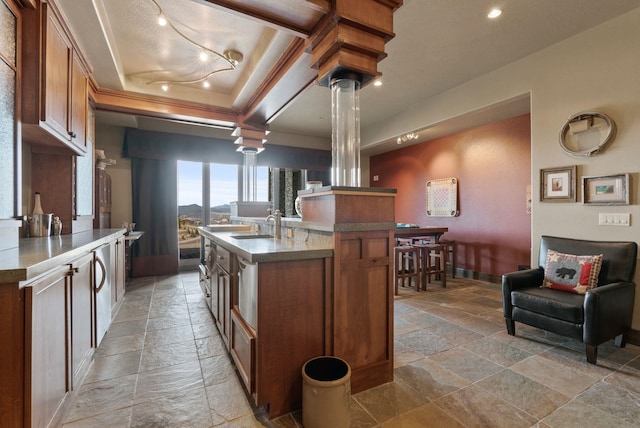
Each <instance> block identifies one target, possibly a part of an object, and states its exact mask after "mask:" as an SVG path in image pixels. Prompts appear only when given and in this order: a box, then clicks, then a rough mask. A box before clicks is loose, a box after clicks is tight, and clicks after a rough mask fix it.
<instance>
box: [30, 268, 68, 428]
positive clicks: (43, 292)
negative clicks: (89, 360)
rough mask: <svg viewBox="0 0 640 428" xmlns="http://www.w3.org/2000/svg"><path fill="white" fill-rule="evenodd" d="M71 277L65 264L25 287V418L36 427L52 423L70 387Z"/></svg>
mask: <svg viewBox="0 0 640 428" xmlns="http://www.w3.org/2000/svg"><path fill="white" fill-rule="evenodd" d="M68 277H69V269H68V267H66V266H65V267H63V268H60V269H58V270H56V271H55V272H53V273H51V274H50V275H47V276H46V277H45V278H43V279H41V280H39V281H37V282H36V283H34V284H33V285H32V286H30V287H27V288H26V289H27V310H28V311H29V309H30V313H27V327H26V330H25V331H26V332H27V337H29V335H30V337H29V340H28V341H27V355H28V356H27V361H28V360H29V354H30V360H31V382H30V389H31V402H30V403H28V404H27V406H28V412H27V416H26V419H27V421H31V426H34V427H43V426H48V425H49V423H50V422H51V421H52V419H53V418H54V417H55V416H56V413H57V412H58V409H59V408H60V405H61V404H62V402H63V401H64V400H65V398H66V396H67V394H68V392H69V390H70V389H71V388H70V380H69V378H68V376H67V373H68V365H67V362H68V360H67V355H68V341H67V340H68V334H67V320H68V317H67V315H68V313H67V305H66V302H67V295H68V292H69V290H68V284H69V281H68V280H67V279H68ZM29 324H31V325H29ZM29 345H30V353H29ZM27 373H29V370H28V369H27ZM27 388H28V386H27Z"/></svg>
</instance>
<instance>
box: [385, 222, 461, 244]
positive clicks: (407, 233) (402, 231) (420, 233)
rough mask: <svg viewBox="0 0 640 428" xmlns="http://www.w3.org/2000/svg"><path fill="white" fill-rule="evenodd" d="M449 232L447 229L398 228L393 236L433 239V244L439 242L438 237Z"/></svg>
mask: <svg viewBox="0 0 640 428" xmlns="http://www.w3.org/2000/svg"><path fill="white" fill-rule="evenodd" d="M448 231H449V228H448V227H435V226H434V227H428V226H427V227H398V228H396V230H395V232H394V235H395V238H396V239H397V238H404V239H419V238H421V237H424V236H427V237H433V239H434V242H436V243H437V242H439V241H440V237H441V236H442V235H444V234H445V233H446V232H448Z"/></svg>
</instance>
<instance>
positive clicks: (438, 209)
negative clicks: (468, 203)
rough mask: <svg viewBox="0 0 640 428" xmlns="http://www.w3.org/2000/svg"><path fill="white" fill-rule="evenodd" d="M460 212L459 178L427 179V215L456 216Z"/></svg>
mask: <svg viewBox="0 0 640 428" xmlns="http://www.w3.org/2000/svg"><path fill="white" fill-rule="evenodd" d="M458 214H459V211H458V180H457V179H456V178H442V179H439V180H429V181H427V216H428V217H455V216H457V215H458Z"/></svg>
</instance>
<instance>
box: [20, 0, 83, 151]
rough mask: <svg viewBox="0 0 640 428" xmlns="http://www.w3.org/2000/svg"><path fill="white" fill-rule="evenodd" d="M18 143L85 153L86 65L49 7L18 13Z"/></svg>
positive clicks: (55, 10) (53, 7) (54, 9)
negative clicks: (21, 26)
mask: <svg viewBox="0 0 640 428" xmlns="http://www.w3.org/2000/svg"><path fill="white" fill-rule="evenodd" d="M23 21H24V31H23V64H24V67H23V79H22V96H23V100H24V102H23V103H22V122H23V136H24V140H25V141H27V142H28V143H30V144H43V145H52V146H54V147H59V148H66V149H70V150H71V151H72V152H74V153H76V154H80V155H84V154H85V153H87V148H86V122H87V106H88V80H87V74H88V70H89V66H88V65H87V62H86V60H85V59H84V57H83V56H82V55H81V54H80V49H79V48H78V47H77V45H76V44H75V42H74V40H73V38H72V37H71V34H70V32H69V30H68V28H67V26H66V24H65V23H64V21H63V19H62V15H61V14H60V12H59V11H58V10H57V9H56V8H55V6H54V5H52V4H51V3H45V2H42V3H40V4H39V5H38V7H37V8H36V9H24V12H23Z"/></svg>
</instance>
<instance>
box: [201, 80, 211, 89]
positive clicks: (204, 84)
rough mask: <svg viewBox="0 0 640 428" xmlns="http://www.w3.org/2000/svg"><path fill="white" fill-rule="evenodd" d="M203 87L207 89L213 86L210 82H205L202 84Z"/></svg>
mask: <svg viewBox="0 0 640 428" xmlns="http://www.w3.org/2000/svg"><path fill="white" fill-rule="evenodd" d="M202 86H204V87H205V88H208V87H209V86H211V85H210V84H209V82H208V81H207V80H205V81H204V82H202Z"/></svg>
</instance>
